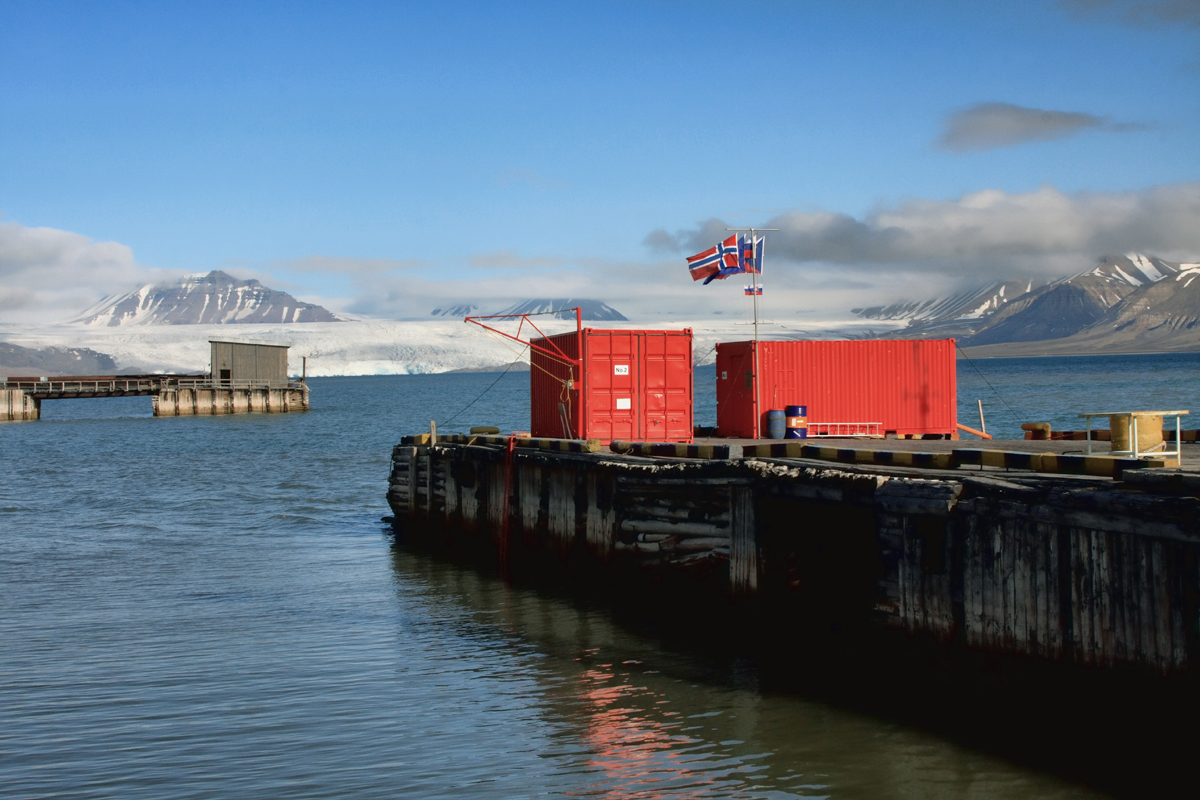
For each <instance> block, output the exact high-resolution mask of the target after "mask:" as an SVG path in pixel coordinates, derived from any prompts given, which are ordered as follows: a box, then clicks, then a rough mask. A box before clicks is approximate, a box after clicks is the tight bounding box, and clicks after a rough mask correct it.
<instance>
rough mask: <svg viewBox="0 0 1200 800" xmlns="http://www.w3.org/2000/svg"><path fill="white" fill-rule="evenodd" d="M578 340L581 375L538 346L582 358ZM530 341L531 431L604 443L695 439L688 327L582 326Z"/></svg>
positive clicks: (538, 434)
mask: <svg viewBox="0 0 1200 800" xmlns="http://www.w3.org/2000/svg"><path fill="white" fill-rule="evenodd" d="M580 342H582V344H583V353H582V359H581V360H582V367H583V369H582V375H581V374H580V369H579V368H578V367H576V366H574V365H573V364H570V363H569V362H567V361H565V360H564V359H561V358H557V357H554V356H550V355H547V354H546V353H544V352H541V351H539V350H538V349H536V347H541V348H545V349H547V350H551V351H554V350H555V348H557V349H558V350H561V351H562V353H563V354H564V355H565V356H567V358H568V359H579V358H581V354H580V352H579V349H580V348H579V345H580ZM532 344H534V345H536V347H535V348H531V349H530V362H531V367H530V370H529V399H530V427H531V433H532V434H533V435H534V436H545V437H550V438H570V439H591V438H595V439H600V440H601V441H602V442H605V443H608V442H611V441H612V440H614V439H625V440H632V441H647V442H691V441H692V331H691V329H690V328H685V329H683V330H677V331H621V330H596V329H595V328H584V329H583V330H582V331H579V332H574V331H573V332H571V333H560V334H558V335H556V336H549V337H547V338H545V339H533V340H532ZM568 384H570V385H568ZM564 415H565V419H564ZM581 419H582V424H580V420H581ZM568 428H569V430H567V429H568Z"/></svg>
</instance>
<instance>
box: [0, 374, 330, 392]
mask: <svg viewBox="0 0 1200 800" xmlns="http://www.w3.org/2000/svg"><path fill="white" fill-rule="evenodd" d="M0 388H2V389H18V390H20V391H22V392H25V393H26V394H55V395H88V394H116V393H125V394H128V393H132V392H137V393H143V392H144V393H151V394H154V393H158V392H162V391H164V390H166V391H170V390H175V389H303V390H305V391H307V389H308V385H307V384H306V383H304V382H303V381H292V380H288V381H259V380H237V381H233V380H227V381H221V380H216V381H214V380H212V379H211V378H194V379H189V378H182V379H181V378H168V377H163V378H105V379H86V378H85V379H81V380H71V379H63V380H15V381H12V380H6V381H0Z"/></svg>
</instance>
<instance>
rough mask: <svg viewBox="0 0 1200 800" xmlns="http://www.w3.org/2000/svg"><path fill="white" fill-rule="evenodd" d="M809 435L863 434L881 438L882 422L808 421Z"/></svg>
mask: <svg viewBox="0 0 1200 800" xmlns="http://www.w3.org/2000/svg"><path fill="white" fill-rule="evenodd" d="M808 435H809V436H838V437H842V436H865V437H871V438H877V439H882V438H883V423H882V422H809V423H808Z"/></svg>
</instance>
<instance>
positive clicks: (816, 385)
mask: <svg viewBox="0 0 1200 800" xmlns="http://www.w3.org/2000/svg"><path fill="white" fill-rule="evenodd" d="M954 349H955V348H954V340H953V339H874V340H869V341H853V342H837V341H790V342H758V343H757V354H756V349H755V343H754V342H723V343H720V344H718V345H717V430H718V431H719V434H720V435H721V436H724V437H729V438H746V439H749V438H755V437H756V436H761V437H765V436H766V434H767V413H768V412H769V411H771V410H773V409H778V410H782V409H783V408H784V407H785V406H790V405H800V406H807V407H808V432H809V436H810V437H811V436H813V435H814V434H818V435H819V434H822V433H829V434H831V435H836V434H837V433H879V434H895V435H898V436H904V435H916V434H926V433H938V434H956V433H957V431H958V408H957V405H958V391H957V383H956V380H957V373H956V366H955V356H954ZM756 355H757V358H756ZM756 422H757V427H756Z"/></svg>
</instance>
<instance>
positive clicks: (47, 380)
mask: <svg viewBox="0 0 1200 800" xmlns="http://www.w3.org/2000/svg"><path fill="white" fill-rule="evenodd" d="M308 391H309V390H308V385H307V383H305V382H304V381H277V382H268V381H253V380H239V381H232V380H225V381H220V380H218V381H213V380H212V379H211V378H209V377H207V376H204V375H83V376H60V377H10V378H8V379H7V380H5V381H0V422H4V421H17V420H27V421H28V420H37V419H40V418H41V404H42V401H44V400H76V399H89V398H104V397H138V396H149V397H152V398H153V405H154V416H156V417H175V416H191V415H196V414H200V415H208V414H237V413H244V412H252V411H264V412H288V411H306V410H308Z"/></svg>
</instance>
